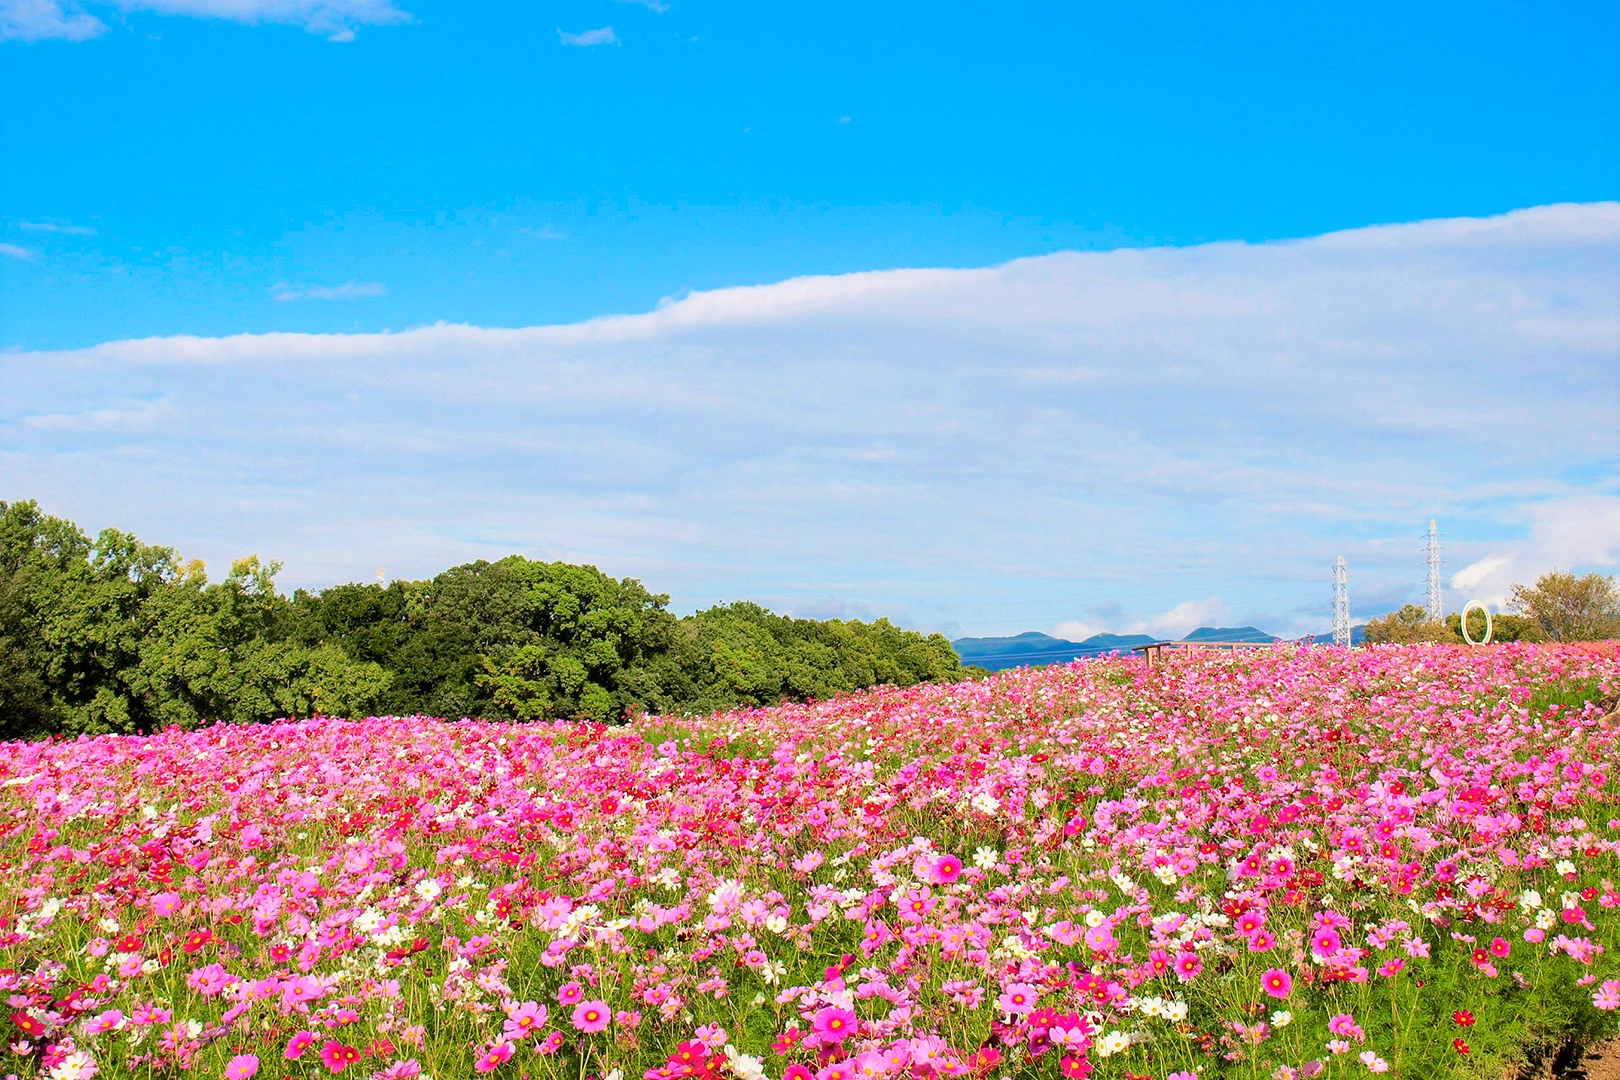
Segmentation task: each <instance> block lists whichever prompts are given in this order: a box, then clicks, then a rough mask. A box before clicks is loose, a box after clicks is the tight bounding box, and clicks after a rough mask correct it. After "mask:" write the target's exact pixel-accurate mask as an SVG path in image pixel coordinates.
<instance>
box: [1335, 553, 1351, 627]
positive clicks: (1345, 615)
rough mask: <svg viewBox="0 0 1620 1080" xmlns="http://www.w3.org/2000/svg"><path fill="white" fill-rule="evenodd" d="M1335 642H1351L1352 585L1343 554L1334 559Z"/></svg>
mask: <svg viewBox="0 0 1620 1080" xmlns="http://www.w3.org/2000/svg"><path fill="white" fill-rule="evenodd" d="M1333 644H1335V645H1349V644H1350V585H1349V583H1348V582H1347V581H1346V580H1345V575H1344V556H1343V555H1340V556H1339V557H1338V558H1337V559H1334V560H1333Z"/></svg>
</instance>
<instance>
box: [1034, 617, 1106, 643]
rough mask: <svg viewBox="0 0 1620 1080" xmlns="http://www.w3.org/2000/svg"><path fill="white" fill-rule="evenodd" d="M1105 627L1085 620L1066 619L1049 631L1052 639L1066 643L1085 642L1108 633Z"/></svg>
mask: <svg viewBox="0 0 1620 1080" xmlns="http://www.w3.org/2000/svg"><path fill="white" fill-rule="evenodd" d="M1107 632H1108V630H1107V629H1106V628H1105V627H1102V626H1097V625H1095V624H1093V623H1089V622H1086V621H1085V620H1084V619H1066V620H1064V621H1063V622H1060V623H1058V624H1057V625H1056V626H1054V627H1052V629H1051V630H1049V631H1047V633H1049V634H1050V635H1051V636H1052V637H1055V638H1061V639H1062V640H1064V641H1084V640H1086V638H1088V637H1091V636H1092V635H1093V634H1102V633H1107Z"/></svg>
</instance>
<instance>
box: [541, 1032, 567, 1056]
mask: <svg viewBox="0 0 1620 1080" xmlns="http://www.w3.org/2000/svg"><path fill="white" fill-rule="evenodd" d="M563 1041H564V1039H563V1033H562V1032H560V1031H553V1032H552V1033H551V1034H550V1035H547V1036H546V1037H545V1038H544V1039H542V1040H540V1045H538V1046H536V1047H535V1048H534V1049H535V1052H536V1053H539V1054H555V1053H556V1052H557V1051H558V1050H561V1049H562V1044H563Z"/></svg>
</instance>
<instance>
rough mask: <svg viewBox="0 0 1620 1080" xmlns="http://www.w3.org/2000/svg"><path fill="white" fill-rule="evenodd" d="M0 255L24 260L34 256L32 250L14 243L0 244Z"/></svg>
mask: <svg viewBox="0 0 1620 1080" xmlns="http://www.w3.org/2000/svg"><path fill="white" fill-rule="evenodd" d="M0 255H4V256H6V257H8V258H12V259H22V260H23V261H24V262H26V261H28V260H29V259H32V258H33V257H34V252H33V251H32V250H31V249H29V248H25V247H18V246H17V245H16V244H0Z"/></svg>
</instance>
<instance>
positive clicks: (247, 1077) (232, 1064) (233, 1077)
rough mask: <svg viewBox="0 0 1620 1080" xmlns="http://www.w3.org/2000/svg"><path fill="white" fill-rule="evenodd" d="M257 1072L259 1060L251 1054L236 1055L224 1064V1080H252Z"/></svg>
mask: <svg viewBox="0 0 1620 1080" xmlns="http://www.w3.org/2000/svg"><path fill="white" fill-rule="evenodd" d="M258 1071H259V1059H258V1058H257V1057H255V1056H254V1055H252V1054H237V1055H236V1056H235V1057H233V1058H231V1060H229V1061H227V1062H226V1063H225V1080H252V1077H253V1075H254V1074H255V1073H257V1072H258Z"/></svg>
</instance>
